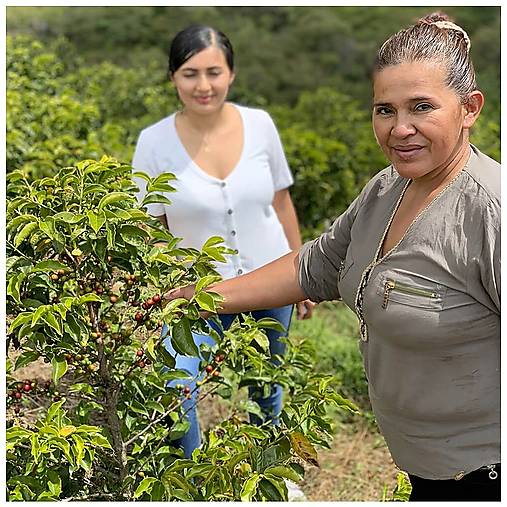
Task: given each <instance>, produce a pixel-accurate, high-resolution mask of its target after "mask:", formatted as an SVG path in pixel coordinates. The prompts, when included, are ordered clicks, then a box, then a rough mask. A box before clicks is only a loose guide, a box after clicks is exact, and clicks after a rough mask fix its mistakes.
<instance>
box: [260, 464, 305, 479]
mask: <svg viewBox="0 0 507 507" xmlns="http://www.w3.org/2000/svg"><path fill="white" fill-rule="evenodd" d="M264 473H266V474H268V473H269V474H271V475H275V476H276V477H282V478H283V479H289V480H290V481H293V482H299V481H300V480H301V477H300V476H299V475H298V474H297V473H296V472H295V471H294V470H293V469H292V468H289V467H284V466H274V467H268V468H266V470H264Z"/></svg>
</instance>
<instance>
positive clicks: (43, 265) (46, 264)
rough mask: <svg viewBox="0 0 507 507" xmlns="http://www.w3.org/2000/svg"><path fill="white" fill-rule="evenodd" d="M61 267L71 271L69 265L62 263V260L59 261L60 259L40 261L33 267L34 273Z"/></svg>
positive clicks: (56, 269)
mask: <svg viewBox="0 0 507 507" xmlns="http://www.w3.org/2000/svg"><path fill="white" fill-rule="evenodd" d="M59 269H63V270H65V271H69V268H68V266H66V265H65V264H62V263H61V262H58V261H53V260H47V261H42V262H38V263H37V264H36V265H35V266H34V267H33V268H32V269H31V271H32V273H37V272H38V271H44V272H46V271H58V270H59Z"/></svg>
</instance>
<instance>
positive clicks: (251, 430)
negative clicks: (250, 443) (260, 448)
mask: <svg viewBox="0 0 507 507" xmlns="http://www.w3.org/2000/svg"><path fill="white" fill-rule="evenodd" d="M240 431H241V433H243V434H245V435H248V436H249V437H252V438H258V439H265V438H266V437H267V436H268V434H267V433H266V432H265V431H264V430H262V429H260V428H257V427H256V426H248V425H244V426H242V427H241V429H240Z"/></svg>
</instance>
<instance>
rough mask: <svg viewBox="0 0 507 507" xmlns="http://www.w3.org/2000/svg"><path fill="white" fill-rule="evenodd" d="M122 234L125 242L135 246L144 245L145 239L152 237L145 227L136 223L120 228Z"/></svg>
mask: <svg viewBox="0 0 507 507" xmlns="http://www.w3.org/2000/svg"><path fill="white" fill-rule="evenodd" d="M120 236H121V237H122V238H123V240H124V241H125V242H127V243H129V244H130V245H134V246H140V245H142V244H143V243H144V240H145V239H147V238H149V237H150V235H149V234H148V233H147V232H146V231H145V230H144V229H141V228H140V227H136V226H135V225H124V226H123V227H122V228H121V229H120Z"/></svg>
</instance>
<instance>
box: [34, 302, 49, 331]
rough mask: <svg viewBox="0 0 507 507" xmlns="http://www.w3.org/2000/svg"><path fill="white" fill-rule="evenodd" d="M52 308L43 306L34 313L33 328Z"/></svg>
mask: <svg viewBox="0 0 507 507" xmlns="http://www.w3.org/2000/svg"><path fill="white" fill-rule="evenodd" d="M50 308H51V305H43V306H39V308H37V310H35V312H33V316H32V327H33V326H35V324H37V322H39V320H40V319H41V318H42V316H43V315H44V314H45V313H47V312H48V311H49V309H50Z"/></svg>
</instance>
